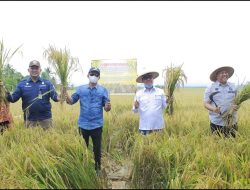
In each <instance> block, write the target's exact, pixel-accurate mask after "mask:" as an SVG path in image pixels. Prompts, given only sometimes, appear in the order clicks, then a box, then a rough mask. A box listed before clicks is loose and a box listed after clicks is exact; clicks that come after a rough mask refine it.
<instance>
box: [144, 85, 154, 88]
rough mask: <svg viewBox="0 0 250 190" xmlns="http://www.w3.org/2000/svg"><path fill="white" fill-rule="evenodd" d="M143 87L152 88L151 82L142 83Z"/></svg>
mask: <svg viewBox="0 0 250 190" xmlns="http://www.w3.org/2000/svg"><path fill="white" fill-rule="evenodd" d="M144 87H145V88H147V89H150V88H153V84H144Z"/></svg>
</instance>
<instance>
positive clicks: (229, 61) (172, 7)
mask: <svg viewBox="0 0 250 190" xmlns="http://www.w3.org/2000/svg"><path fill="white" fill-rule="evenodd" d="M0 7H1V11H0V18H1V21H0V22H1V24H0V38H2V39H3V40H4V44H5V46H7V47H8V48H10V49H13V50H14V49H15V48H16V47H18V46H19V45H21V44H23V46H22V48H21V50H22V54H23V55H22V56H21V55H20V54H17V55H15V57H13V59H12V60H11V62H10V64H11V65H12V66H13V67H14V68H15V69H16V70H18V71H19V72H21V73H22V74H23V75H27V74H28V72H27V68H28V63H29V62H30V61H31V60H33V59H36V60H39V61H40V62H41V64H42V68H45V67H47V66H48V61H47V60H46V59H45V58H44V57H43V52H44V50H45V49H46V48H48V46H49V44H51V45H55V46H56V47H58V48H64V47H65V46H66V47H67V48H68V49H70V52H71V55H72V56H74V57H77V58H79V62H80V64H81V67H82V69H83V72H76V73H74V75H72V77H71V79H70V81H71V83H72V84H74V85H80V84H84V83H87V82H88V79H87V72H88V70H89V68H90V66H91V60H96V59H130V58H136V59H137V72H138V74H140V73H142V72H143V71H145V70H154V71H157V72H159V74H160V76H159V77H158V78H157V79H155V84H163V78H162V70H163V69H165V68H167V66H170V65H171V64H173V65H174V66H179V65H181V64H183V67H182V68H183V70H184V72H185V74H186V76H187V83H186V86H206V85H209V84H210V83H211V81H210V79H209V75H210V74H211V72H212V71H213V70H215V69H216V68H218V67H221V66H232V67H233V68H234V69H235V74H234V75H233V76H232V77H231V78H230V79H229V81H231V82H234V83H236V84H237V83H242V82H246V81H250V75H249V71H250V24H249V23H250V11H249V10H250V2H247V1H240V2H237V1H220V2H217V1H211V2H209V1H200V2H199V1H186V2H183V1H157V2H154V1H144V2H143V1H136V2H134V1H117V2H115V1H112V2H111V1H104V2H100V1H94V2H91V1H82V2H81V1H75V2H71V1H61V2H60V1H54V2H50V1H44V2H43V1H37V2H36V1H34V2H32V1H25V2H18V1H17V2H14V1H12V2H7V1H1V2H0Z"/></svg>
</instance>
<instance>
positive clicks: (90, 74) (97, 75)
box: [89, 73, 99, 77]
mask: <svg viewBox="0 0 250 190" xmlns="http://www.w3.org/2000/svg"><path fill="white" fill-rule="evenodd" d="M94 75H95V76H96V77H99V74H98V73H89V76H94Z"/></svg>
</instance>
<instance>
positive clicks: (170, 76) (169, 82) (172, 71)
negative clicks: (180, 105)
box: [163, 64, 187, 115]
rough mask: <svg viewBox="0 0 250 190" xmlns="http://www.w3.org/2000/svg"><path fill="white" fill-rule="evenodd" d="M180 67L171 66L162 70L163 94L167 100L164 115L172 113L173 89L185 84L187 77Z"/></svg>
mask: <svg viewBox="0 0 250 190" xmlns="http://www.w3.org/2000/svg"><path fill="white" fill-rule="evenodd" d="M182 65H183V64H182ZM182 65H181V66H177V67H173V65H172V64H171V66H170V67H167V69H164V70H163V77H164V92H165V94H166V95H167V98H168V99H167V101H168V106H167V108H166V113H168V114H169V115H172V114H173V112H174V106H173V103H174V91H175V89H176V88H179V87H181V86H184V83H185V82H187V77H186V75H185V73H184V71H183V70H182V69H181V68H182Z"/></svg>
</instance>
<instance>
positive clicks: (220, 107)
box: [204, 66, 238, 137]
mask: <svg viewBox="0 0 250 190" xmlns="http://www.w3.org/2000/svg"><path fill="white" fill-rule="evenodd" d="M233 73H234V69H233V68H232V67H227V66H225V67H220V68H218V69H216V70H214V71H213V72H212V73H211V75H210V80H211V81H213V83H212V84H211V85H210V86H208V87H207V88H206V90H205V94H204V106H205V108H207V109H208V110H209V119H210V127H211V131H212V133H214V132H216V133H217V134H219V133H222V134H224V135H225V136H226V137H229V136H233V137H235V131H237V128H238V127H237V115H236V112H234V114H233V118H234V125H233V128H232V129H230V128H228V127H226V125H225V121H224V120H223V119H222V115H223V113H225V112H226V111H227V110H228V109H229V108H230V106H231V105H232V103H233V99H234V97H235V96H236V93H237V90H236V87H235V85H234V84H233V83H230V82H228V79H229V78H230V77H231V76H232V75H233ZM233 106H234V110H235V111H237V110H238V106H236V105H233ZM218 132H219V133H218Z"/></svg>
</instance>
